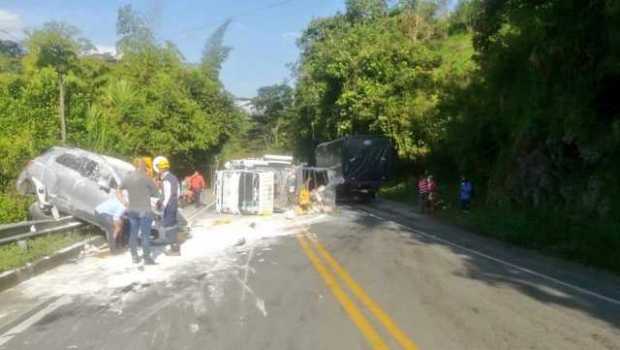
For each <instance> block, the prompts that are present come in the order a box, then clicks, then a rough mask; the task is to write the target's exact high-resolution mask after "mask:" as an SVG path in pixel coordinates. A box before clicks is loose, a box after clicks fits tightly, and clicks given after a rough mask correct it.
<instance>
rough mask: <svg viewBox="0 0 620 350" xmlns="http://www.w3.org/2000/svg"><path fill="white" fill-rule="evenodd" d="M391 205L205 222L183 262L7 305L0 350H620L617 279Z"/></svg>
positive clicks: (31, 289) (77, 274)
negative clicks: (329, 213) (304, 215)
mask: <svg viewBox="0 0 620 350" xmlns="http://www.w3.org/2000/svg"><path fill="white" fill-rule="evenodd" d="M386 206H390V207H392V205H391V204H389V203H379V204H378V205H377V206H375V207H370V208H364V207H355V208H346V207H345V208H342V209H341V210H340V212H339V213H338V214H335V215H332V216H320V217H312V218H311V217H308V218H296V219H295V220H287V219H284V218H282V217H273V218H256V219H253V218H248V217H244V218H235V217H227V218H221V217H216V216H214V215H212V214H204V213H203V214H200V215H198V216H197V218H196V224H195V227H194V228H193V230H194V234H193V238H192V239H190V240H189V241H188V242H187V243H186V246H185V247H184V257H182V258H181V259H179V260H174V258H168V257H164V256H159V257H158V259H157V260H158V262H159V265H157V266H155V267H149V266H146V267H136V266H131V264H130V263H129V257H128V256H115V257H107V256H91V257H87V258H84V259H82V260H79V261H76V262H75V263H73V264H70V265H68V266H63V267H60V268H58V269H55V270H53V271H49V272H47V273H46V274H44V275H41V276H38V277H36V278H34V279H33V280H31V281H28V282H26V283H23V284H22V285H20V286H18V287H16V288H13V289H12V290H9V291H6V292H4V293H2V294H0V295H1V296H2V297H1V298H0V349H15V350H18V349H441V350H449V349H476V350H479V349H494V350H495V349H620V296H619V295H618V294H620V290H619V289H620V287H619V286H620V279H618V278H617V277H615V276H611V275H608V274H605V273H602V272H600V271H594V270H589V269H586V268H583V267H580V266H577V265H573V264H567V263H564V262H560V261H556V260H554V259H549V258H545V257H541V256H538V255H537V254H535V253H531V252H527V251H521V250H518V249H514V248H511V247H507V246H505V245H503V244H501V243H497V242H494V241H490V240H487V239H483V238H480V237H478V236H475V235H470V234H468V233H466V232H463V231H461V230H458V229H455V228H452V227H449V226H445V225H441V224H439V223H437V222H434V221H432V220H430V219H428V218H424V217H421V216H419V215H415V214H412V213H411V214H410V213H408V212H407V211H406V209H404V208H400V209H399V208H396V209H398V210H396V209H395V210H392V211H391V212H385V211H383V210H381V211H379V210H378V209H379V208H378V207H382V208H383V209H385V208H386ZM392 220H393V221H392ZM395 221H397V222H399V223H400V224H399V223H396V222H395ZM401 224H402V225H401ZM92 266H95V267H92Z"/></svg>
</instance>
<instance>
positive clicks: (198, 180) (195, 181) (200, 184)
mask: <svg viewBox="0 0 620 350" xmlns="http://www.w3.org/2000/svg"><path fill="white" fill-rule="evenodd" d="M189 186H190V190H191V191H192V195H193V197H194V201H195V203H196V207H201V206H202V205H203V204H202V201H201V198H200V197H201V196H200V195H201V194H202V191H204V190H205V188H206V182H205V179H204V178H203V177H202V175H200V173H199V172H198V170H196V171H194V174H192V176H191V178H190V180H189Z"/></svg>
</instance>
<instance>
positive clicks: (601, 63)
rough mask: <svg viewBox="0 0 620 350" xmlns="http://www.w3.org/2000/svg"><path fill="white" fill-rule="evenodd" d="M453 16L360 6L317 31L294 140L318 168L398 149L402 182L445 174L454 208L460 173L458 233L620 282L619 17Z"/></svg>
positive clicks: (568, 0) (290, 123)
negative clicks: (348, 147) (609, 272)
mask: <svg viewBox="0 0 620 350" xmlns="http://www.w3.org/2000/svg"><path fill="white" fill-rule="evenodd" d="M442 3H445V2H441V1H422V0H419V1H400V2H398V3H397V4H394V2H389V3H388V2H386V1H381V0H348V1H346V5H347V6H346V11H345V12H344V13H338V14H336V15H334V16H332V17H328V18H320V19H315V20H313V21H312V22H311V23H310V24H309V26H308V27H307V28H306V29H305V31H304V32H303V34H302V36H301V38H300V39H299V42H298V44H299V47H300V50H301V55H300V58H299V60H298V62H297V65H296V78H297V82H296V86H295V90H294V100H293V101H292V102H291V103H290V104H289V105H288V107H287V108H288V110H290V111H289V112H284V113H279V114H280V115H282V116H290V119H285V120H283V121H281V122H279V124H278V125H283V126H285V127H284V128H281V129H279V130H281V131H282V132H283V134H282V135H283V136H284V135H285V133H286V134H288V135H290V136H291V138H290V139H289V142H290V144H291V145H295V146H296V147H297V148H296V149H297V154H298V155H299V156H301V157H303V158H306V159H309V160H311V157H312V149H313V147H314V146H315V145H316V144H317V143H318V142H322V141H325V140H329V139H333V138H336V137H339V136H343V135H349V134H359V133H364V134H379V135H386V136H388V137H389V138H391V139H392V140H393V142H394V145H395V146H396V148H397V150H398V154H399V155H400V160H401V162H400V163H401V166H400V168H399V174H400V176H401V177H402V178H406V177H413V176H416V175H418V174H420V173H421V172H422V171H424V170H428V171H431V172H433V173H435V174H436V175H438V176H439V178H440V181H441V182H440V184H443V186H441V188H442V189H443V193H444V197H445V198H444V199H445V200H446V201H447V202H448V203H450V202H451V201H453V200H452V198H454V192H455V191H454V187H455V186H454V185H455V184H456V182H457V181H458V174H459V173H463V174H466V175H468V176H469V177H470V178H472V179H473V180H474V183H475V185H476V188H477V189H476V193H477V198H476V204H477V206H476V208H475V209H474V212H472V215H470V216H469V219H467V217H465V218H462V217H459V218H458V220H465V221H467V220H469V221H470V224H473V225H475V227H477V228H479V229H481V230H482V231H485V232H486V233H489V234H493V235H495V236H498V237H502V238H506V239H508V237H510V240H511V241H513V242H516V243H519V244H524V245H527V246H530V247H535V248H541V249H545V250H550V251H553V252H556V253H558V254H560V255H563V256H567V257H571V258H573V259H578V260H581V261H584V262H587V263H592V264H596V265H599V266H604V267H607V268H612V269H616V270H618V271H620V257H619V256H618V254H616V252H617V251H618V249H620V234H619V233H618V232H620V231H619V230H618V227H620V225H619V224H618V219H617V217H618V213H619V211H620V187H619V186H620V185H619V182H618V181H617V178H618V176H619V175H620V166H619V165H618V164H620V153H619V152H617V149H618V146H620V108H619V105H620V104H619V103H618V101H617V96H618V93H617V92H614V91H616V90H617V89H616V87H617V86H620V4H619V3H618V2H617V1H605V0H595V1H578V0H551V1H526V0H493V1H491V0H487V1H480V0H469V1H460V2H459V3H458V4H457V5H456V7H455V8H452V9H450V10H448V9H446V8H445V6H442V5H441V4H442ZM283 118H286V117H283ZM272 130H273V129H272ZM281 139H282V138H280V140H281ZM280 142H282V141H280ZM403 181H404V183H402V184H399V185H396V186H395V187H394V189H393V191H392V192H394V191H396V192H398V191H411V190H413V189H414V186H411V185H410V184H411V181H410V180H409V181H406V180H403ZM388 192H390V191H388ZM397 197H401V198H410V197H411V196H407V195H398V196H397Z"/></svg>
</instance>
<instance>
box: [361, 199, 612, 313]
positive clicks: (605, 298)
mask: <svg viewBox="0 0 620 350" xmlns="http://www.w3.org/2000/svg"><path fill="white" fill-rule="evenodd" d="M364 213H365V214H367V215H369V216H371V217H374V218H376V219H380V220H383V221H389V222H392V223H394V224H396V225H398V226H401V227H404V228H406V229H408V230H411V231H413V232H414V233H416V234H418V235H420V236H424V237H426V238H430V239H432V240H435V241H437V242H441V243H445V244H447V245H449V246H452V247H455V248H458V249H461V250H464V251H466V252H469V253H472V254H474V255H478V256H480V257H483V258H485V259H488V260H491V261H494V262H496V263H499V264H502V265H505V266H509V267H511V268H513V269H517V270H519V271H521V272H525V273H528V274H530V275H532V276H536V277H539V278H542V279H545V280H548V281H551V282H554V283H556V284H559V285H561V286H564V287H566V288H568V289H572V290H574V291H577V292H579V293H582V294H586V295H589V296H591V297H594V298H596V299H600V300H603V301H606V302H608V303H612V304H615V305H620V300H617V299H614V298H611V297H608V296H605V295H602V294H599V293H597V292H594V291H592V290H589V289H585V288H582V287H579V286H576V285H574V284H571V283H568V282H564V281H561V280H559V279H557V278H554V277H551V276H548V275H545V274H543V273H540V272H536V271H534V270H530V269H528V268H526V267H521V266H519V265H516V264H513V263H510V262H508V261H505V260H502V259H500V258H496V257H493V256H490V255H487V254H485V253H482V252H479V251H477V250H475V249H472V248H467V247H464V246H462V245H460V244H457V243H453V242H450V241H448V240H446V239H443V238H441V237H437V236H435V235H433V234H430V233H427V232H423V231H420V230H417V229H414V228H413V227H411V226H407V225H403V224H401V223H398V222H395V221H393V220H390V219H388V218H384V217H382V216H379V215H376V214H373V213H370V212H368V211H364Z"/></svg>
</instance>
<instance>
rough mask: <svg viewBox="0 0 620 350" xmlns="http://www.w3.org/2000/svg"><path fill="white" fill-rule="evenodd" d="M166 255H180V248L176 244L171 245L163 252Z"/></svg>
mask: <svg viewBox="0 0 620 350" xmlns="http://www.w3.org/2000/svg"><path fill="white" fill-rule="evenodd" d="M164 254H166V255H168V256H181V248H180V247H179V246H178V245H172V247H171V248H170V250H167V251H165V252H164Z"/></svg>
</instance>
